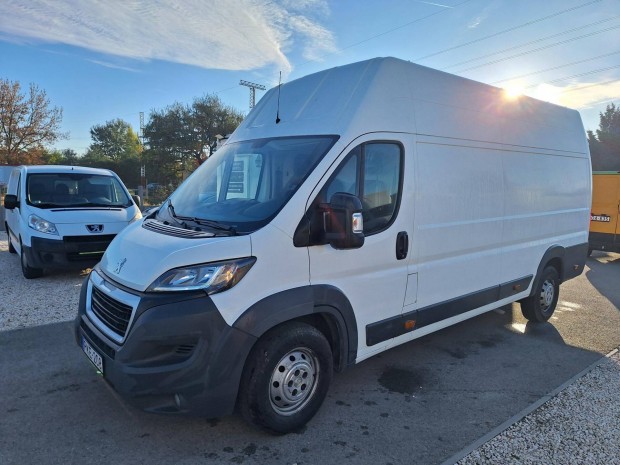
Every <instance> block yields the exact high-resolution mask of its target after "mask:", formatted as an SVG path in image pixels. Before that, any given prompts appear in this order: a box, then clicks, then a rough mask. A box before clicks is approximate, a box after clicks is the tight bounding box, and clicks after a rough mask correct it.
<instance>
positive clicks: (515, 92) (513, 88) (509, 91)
mask: <svg viewBox="0 0 620 465" xmlns="http://www.w3.org/2000/svg"><path fill="white" fill-rule="evenodd" d="M523 90H524V89H523V86H521V85H519V84H516V83H510V84H508V85H507V86H506V87H504V95H505V96H506V98H507V99H508V100H516V99H518V98H519V97H521V96H522V95H523Z"/></svg>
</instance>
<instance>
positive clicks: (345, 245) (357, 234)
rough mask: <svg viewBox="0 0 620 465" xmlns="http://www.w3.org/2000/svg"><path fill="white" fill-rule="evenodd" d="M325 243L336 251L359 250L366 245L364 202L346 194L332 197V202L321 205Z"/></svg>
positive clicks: (342, 193)
mask: <svg viewBox="0 0 620 465" xmlns="http://www.w3.org/2000/svg"><path fill="white" fill-rule="evenodd" d="M320 209H321V211H322V213H323V227H324V230H325V242H327V243H329V244H330V245H331V246H332V247H333V248H334V249H358V248H360V247H361V246H362V245H364V220H363V219H362V202H361V201H360V199H359V198H358V197H356V196H355V195H352V194H347V193H345V192H337V193H335V194H334V195H332V198H331V202H330V203H328V204H321V206H320Z"/></svg>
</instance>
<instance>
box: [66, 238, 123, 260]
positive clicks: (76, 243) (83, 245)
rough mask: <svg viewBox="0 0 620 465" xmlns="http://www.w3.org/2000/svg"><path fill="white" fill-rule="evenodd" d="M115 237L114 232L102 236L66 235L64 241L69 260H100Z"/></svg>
mask: <svg viewBox="0 0 620 465" xmlns="http://www.w3.org/2000/svg"><path fill="white" fill-rule="evenodd" d="M114 237H115V235H114V234H106V235H101V236H100V235H96V236H65V238H64V242H65V250H66V252H67V260H69V261H71V262H79V261H93V260H94V261H99V260H101V257H102V256H103V254H104V252H105V249H107V248H108V246H109V245H110V242H112V239H114Z"/></svg>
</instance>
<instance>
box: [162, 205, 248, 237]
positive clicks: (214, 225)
mask: <svg viewBox="0 0 620 465" xmlns="http://www.w3.org/2000/svg"><path fill="white" fill-rule="evenodd" d="M168 213H169V215H170V217H171V218H172V219H174V221H176V223H177V224H179V225H181V226H183V227H184V228H185V229H192V228H190V227H189V226H188V224H187V221H191V222H192V223H196V224H199V225H201V226H206V227H208V228H211V229H215V230H216V231H223V232H226V233H228V234H229V235H231V236H236V235H237V230H236V229H235V228H233V227H232V226H227V225H225V224H222V223H218V222H217V221H212V220H206V219H203V218H197V217H194V216H180V215H177V214H176V212H175V211H174V206H173V205H172V201H171V200H168Z"/></svg>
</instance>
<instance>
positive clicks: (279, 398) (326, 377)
mask: <svg viewBox="0 0 620 465" xmlns="http://www.w3.org/2000/svg"><path fill="white" fill-rule="evenodd" d="M332 374H333V359H332V351H331V347H330V345H329V342H328V341H327V339H326V338H325V336H324V335H323V333H321V332H320V331H319V330H318V329H316V328H315V327H313V326H310V325H308V324H305V323H299V322H291V323H284V324H282V325H280V326H278V327H276V328H274V329H272V330H270V331H268V332H267V333H266V334H265V335H264V336H263V337H261V338H260V340H259V341H258V342H257V343H256V346H255V347H254V348H253V349H252V351H251V353H250V355H249V356H248V360H247V362H246V364H245V368H244V370H243V376H242V378H241V386H240V389H239V409H240V411H241V414H242V415H243V417H244V418H245V419H246V421H248V422H249V423H251V424H253V425H256V426H258V427H260V428H262V429H264V430H267V431H269V432H271V433H275V434H285V433H290V432H294V431H299V430H300V429H301V428H302V427H303V426H304V425H305V424H306V423H307V422H308V421H310V419H311V418H312V417H313V416H314V415H315V414H316V412H317V411H318V410H319V408H320V407H321V404H322V403H323V400H324V399H325V396H326V395H327V390H328V389H329V384H330V383H331V379H332Z"/></svg>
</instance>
